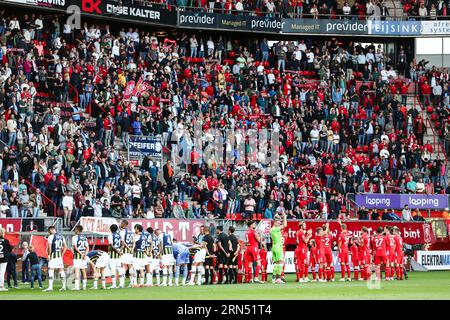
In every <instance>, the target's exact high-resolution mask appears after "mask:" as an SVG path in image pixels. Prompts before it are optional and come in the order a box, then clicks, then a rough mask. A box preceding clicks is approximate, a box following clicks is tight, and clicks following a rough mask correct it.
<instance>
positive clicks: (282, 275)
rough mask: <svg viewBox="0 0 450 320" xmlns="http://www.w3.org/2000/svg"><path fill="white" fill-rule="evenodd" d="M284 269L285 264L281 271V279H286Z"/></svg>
mask: <svg viewBox="0 0 450 320" xmlns="http://www.w3.org/2000/svg"><path fill="white" fill-rule="evenodd" d="M284 268H285V264H283V268H282V269H281V277H282V278H284Z"/></svg>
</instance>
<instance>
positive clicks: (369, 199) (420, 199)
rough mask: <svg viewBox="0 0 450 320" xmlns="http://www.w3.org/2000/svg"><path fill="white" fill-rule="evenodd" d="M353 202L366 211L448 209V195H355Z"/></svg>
mask: <svg viewBox="0 0 450 320" xmlns="http://www.w3.org/2000/svg"><path fill="white" fill-rule="evenodd" d="M355 202H356V204H357V205H358V206H364V207H366V208H368V209H402V208H403V207H404V206H405V205H408V206H409V208H410V209H431V210H443V209H445V208H447V207H448V195H443V194H431V195H426V194H383V193H371V194H357V195H356V196H355Z"/></svg>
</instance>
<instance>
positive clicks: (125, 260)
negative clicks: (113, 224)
mask: <svg viewBox="0 0 450 320" xmlns="http://www.w3.org/2000/svg"><path fill="white" fill-rule="evenodd" d="M127 228H128V221H127V220H122V221H121V222H120V237H121V238H122V244H123V246H122V255H121V257H120V260H121V263H122V270H121V271H120V272H122V273H123V274H124V275H125V272H126V271H127V270H129V272H130V279H131V274H132V273H133V270H132V269H133V253H132V246H133V237H134V235H133V232H131V231H130V230H128V229H127ZM124 280H125V276H124ZM124 282H125V281H124ZM131 286H132V284H131V283H130V285H129V286H128V287H129V288H131Z"/></svg>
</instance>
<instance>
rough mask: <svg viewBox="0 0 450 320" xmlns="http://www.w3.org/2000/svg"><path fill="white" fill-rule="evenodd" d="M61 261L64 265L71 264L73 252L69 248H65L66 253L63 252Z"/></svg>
mask: <svg viewBox="0 0 450 320" xmlns="http://www.w3.org/2000/svg"><path fill="white" fill-rule="evenodd" d="M63 262H64V265H66V266H71V265H73V252H72V251H70V250H66V253H64V256H63Z"/></svg>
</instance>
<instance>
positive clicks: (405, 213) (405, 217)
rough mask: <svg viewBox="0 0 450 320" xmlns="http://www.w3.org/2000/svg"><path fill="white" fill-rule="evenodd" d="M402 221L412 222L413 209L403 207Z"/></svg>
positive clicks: (406, 206)
mask: <svg viewBox="0 0 450 320" xmlns="http://www.w3.org/2000/svg"><path fill="white" fill-rule="evenodd" d="M402 220H403V221H411V220H412V216H411V209H410V208H409V207H408V205H407V204H405V206H404V207H403V210H402Z"/></svg>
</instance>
